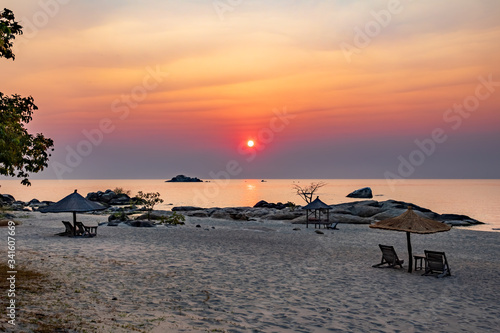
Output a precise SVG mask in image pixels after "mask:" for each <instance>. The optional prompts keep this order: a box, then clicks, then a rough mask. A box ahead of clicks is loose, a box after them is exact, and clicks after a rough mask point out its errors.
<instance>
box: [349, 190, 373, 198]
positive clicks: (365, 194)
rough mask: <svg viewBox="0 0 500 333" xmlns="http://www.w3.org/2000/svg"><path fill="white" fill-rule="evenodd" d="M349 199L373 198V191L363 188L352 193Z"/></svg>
mask: <svg viewBox="0 0 500 333" xmlns="http://www.w3.org/2000/svg"><path fill="white" fill-rule="evenodd" d="M347 197H348V198H373V194H372V189H371V188H369V187H363V188H360V189H359V190H356V191H354V192H351V193H349V194H348V195H347Z"/></svg>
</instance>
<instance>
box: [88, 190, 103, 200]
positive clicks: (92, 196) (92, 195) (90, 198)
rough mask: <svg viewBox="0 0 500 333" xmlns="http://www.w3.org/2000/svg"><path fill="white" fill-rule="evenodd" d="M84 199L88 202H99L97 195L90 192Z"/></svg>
mask: <svg viewBox="0 0 500 333" xmlns="http://www.w3.org/2000/svg"><path fill="white" fill-rule="evenodd" d="M101 193H102V192H101ZM85 198H86V199H87V200H90V201H99V194H97V193H96V192H90V193H87V196H86V197H85Z"/></svg>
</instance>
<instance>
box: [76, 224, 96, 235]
mask: <svg viewBox="0 0 500 333" xmlns="http://www.w3.org/2000/svg"><path fill="white" fill-rule="evenodd" d="M76 232H77V234H78V235H79V236H85V237H95V236H97V226H95V227H88V226H86V225H84V224H83V223H82V222H76Z"/></svg>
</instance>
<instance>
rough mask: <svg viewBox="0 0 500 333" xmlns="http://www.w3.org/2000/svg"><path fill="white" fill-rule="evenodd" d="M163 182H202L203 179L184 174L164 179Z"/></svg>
mask: <svg viewBox="0 0 500 333" xmlns="http://www.w3.org/2000/svg"><path fill="white" fill-rule="evenodd" d="M165 182H167V183H200V182H203V180H201V179H199V178H198V177H188V176H184V175H177V176H175V177H173V178H172V179H170V180H166V181H165Z"/></svg>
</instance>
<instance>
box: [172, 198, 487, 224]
mask: <svg viewBox="0 0 500 333" xmlns="http://www.w3.org/2000/svg"><path fill="white" fill-rule="evenodd" d="M330 207H331V210H330V220H331V221H332V222H339V223H352V224H371V223H374V222H377V221H380V220H384V219H388V218H392V217H396V216H399V215H401V214H402V213H404V212H405V211H406V210H407V209H408V207H412V208H413V210H414V211H415V212H417V214H420V215H422V216H425V217H427V218H430V219H435V220H438V221H442V222H445V223H447V224H451V225H460V226H464V225H473V224H479V223H481V222H479V221H477V220H475V219H473V218H470V217H468V216H465V215H455V214H443V215H440V214H437V213H435V212H433V211H431V210H429V209H427V208H423V207H420V206H417V205H415V204H412V203H407V202H403V201H396V200H387V201H376V200H363V201H355V202H346V203H341V204H338V205H331V206H330ZM172 210H173V211H181V212H182V213H183V214H184V215H187V216H195V217H202V218H203V217H210V218H216V219H226V220H240V221H247V220H261V221H262V220H279V221H288V222H290V223H293V224H301V223H305V222H306V221H305V214H306V212H305V210H303V209H301V208H300V207H289V206H287V205H283V204H280V203H277V204H273V203H268V202H266V201H264V200H261V201H259V202H257V203H256V204H255V205H254V206H253V207H229V208H218V207H217V208H205V209H204V208H200V207H190V206H181V207H174V208H173V209H172Z"/></svg>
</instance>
